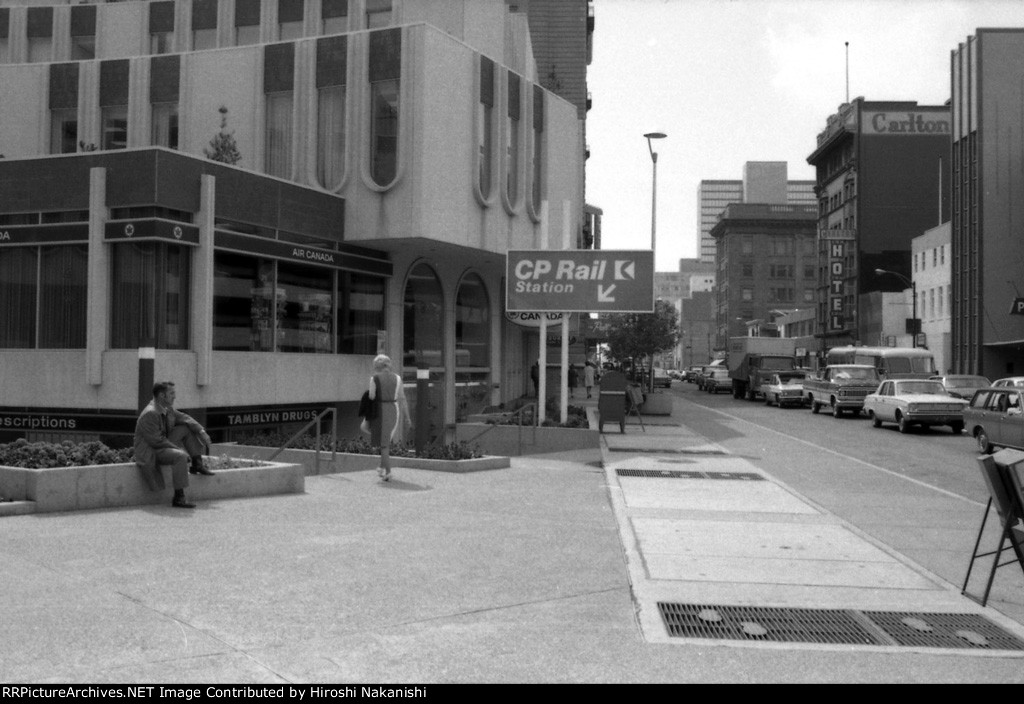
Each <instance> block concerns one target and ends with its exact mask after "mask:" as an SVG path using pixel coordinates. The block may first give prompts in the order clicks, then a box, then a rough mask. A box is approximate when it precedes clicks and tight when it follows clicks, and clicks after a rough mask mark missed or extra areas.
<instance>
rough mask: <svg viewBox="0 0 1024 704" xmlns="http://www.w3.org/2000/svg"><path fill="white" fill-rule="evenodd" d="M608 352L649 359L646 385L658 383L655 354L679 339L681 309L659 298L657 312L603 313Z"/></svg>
mask: <svg viewBox="0 0 1024 704" xmlns="http://www.w3.org/2000/svg"><path fill="white" fill-rule="evenodd" d="M601 327H602V328H603V329H604V332H605V337H606V339H607V341H608V354H609V355H610V356H611V357H612V358H613V359H615V360H617V361H619V362H626V361H627V360H628V361H629V363H630V365H631V368H632V369H636V368H637V361H638V360H639V361H644V360H649V364H648V366H647V371H648V376H647V379H645V386H646V387H647V389H648V391H650V390H651V389H653V387H654V370H653V366H654V365H653V361H654V355H655V354H657V353H658V352H663V351H665V350H669V349H672V348H673V347H675V345H676V342H678V341H679V313H678V311H676V309H675V306H673V305H672V304H671V303H667V302H665V301H661V300H658V301H655V304H654V312H653V313H612V314H610V315H602V316H601Z"/></svg>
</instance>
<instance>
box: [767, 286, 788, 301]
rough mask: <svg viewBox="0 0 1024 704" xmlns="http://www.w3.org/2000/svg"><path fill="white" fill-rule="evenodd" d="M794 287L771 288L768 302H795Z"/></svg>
mask: <svg viewBox="0 0 1024 704" xmlns="http://www.w3.org/2000/svg"><path fill="white" fill-rule="evenodd" d="M793 294H794V292H793V289H791V288H769V289H768V302H769V303H792V302H793Z"/></svg>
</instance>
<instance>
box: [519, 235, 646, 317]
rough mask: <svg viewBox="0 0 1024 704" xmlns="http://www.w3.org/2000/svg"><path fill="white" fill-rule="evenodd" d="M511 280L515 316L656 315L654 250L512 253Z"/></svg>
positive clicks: (551, 250) (532, 251) (559, 250)
mask: <svg viewBox="0 0 1024 704" xmlns="http://www.w3.org/2000/svg"><path fill="white" fill-rule="evenodd" d="M505 280H506V288H507V290H506V294H507V295H506V301H507V303H506V310H507V311H509V312H524V311H560V312H564V313H651V312H653V311H654V253H653V252H652V251H651V250H607V249H606V250H592V249H544V250H516V251H509V252H508V257H507V259H506V269H505Z"/></svg>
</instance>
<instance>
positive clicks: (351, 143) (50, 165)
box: [0, 0, 592, 440]
mask: <svg viewBox="0 0 1024 704" xmlns="http://www.w3.org/2000/svg"><path fill="white" fill-rule="evenodd" d="M587 10H588V8H587V6H586V5H584V4H583V3H579V4H578V5H577V6H575V11H576V15H577V16H579V17H581V18H582V20H581V21H577V22H576V24H575V25H574V26H575V27H576V30H574V31H576V35H574V37H573V38H572V41H571V42H568V40H567V43H569V44H571V45H572V46H573V47H575V49H573V51H575V52H576V53H577V54H579V56H577V57H576V60H575V62H574V65H576V66H577V67H585V65H586V52H587V49H586V45H587V44H588V43H589V39H588V36H587V32H588V29H587V22H586V15H587ZM530 24H534V22H533V20H531V21H530ZM552 41H553V40H552ZM532 46H533V45H532V42H531V36H530V27H529V25H528V22H527V17H526V15H525V14H524V13H522V12H513V11H511V8H510V6H509V5H508V4H506V3H505V2H504V0H431V2H421V1H420V0H139V1H137V2H85V3H79V2H76V3H75V4H70V3H58V2H54V1H53V0H0V154H4V155H5V158H3V159H0V299H2V300H3V308H2V312H0V353H2V356H3V360H4V365H5V369H12V370H17V373H11V374H4V375H0V439H6V437H8V436H9V435H11V434H16V435H24V434H26V433H27V434H29V435H32V434H38V433H40V432H43V430H44V429H45V431H46V432H48V433H51V434H56V433H58V432H59V433H71V434H75V435H77V436H79V437H80V438H95V437H97V436H99V435H122V436H124V435H127V436H129V437H130V435H131V433H132V432H133V429H134V423H135V417H136V414H137V412H138V409H137V401H138V395H137V392H138V389H137V388H135V380H134V375H133V374H126V373H125V372H126V370H134V369H136V368H137V367H138V359H137V356H138V351H139V349H140V348H151V349H154V350H155V363H154V364H155V369H156V374H157V375H158V376H159V377H160V378H168V379H173V380H174V381H175V382H176V384H177V391H178V403H179V405H180V406H182V407H183V408H185V409H187V410H188V411H189V412H190V413H192V414H193V415H195V416H197V417H199V418H201V419H202V420H203V422H204V423H205V425H206V427H207V428H208V429H209V430H210V432H211V435H212V436H213V437H214V439H218V440H219V439H230V438H232V437H234V436H236V434H238V435H242V434H245V433H249V432H253V431H257V430H264V429H275V430H281V429H282V428H283V426H288V425H294V424H295V423H300V424H304V423H305V422H306V421H308V420H310V419H311V418H315V417H316V416H317V414H318V413H320V412H321V411H323V410H324V409H326V408H334V409H335V410H336V411H337V412H338V417H339V418H340V419H341V421H342V430H343V431H344V430H345V429H346V427H347V428H350V429H351V430H353V431H355V429H356V428H357V427H358V419H357V417H356V408H357V405H358V399H359V397H360V395H361V394H362V391H363V387H365V379H366V378H367V374H368V372H369V369H368V362H369V360H370V359H372V357H373V355H375V354H377V353H378V352H384V353H387V354H388V355H389V356H390V357H392V359H393V360H394V361H395V365H396V371H399V372H400V373H402V374H403V375H404V376H405V379H406V380H407V383H406V390H407V393H408V394H416V393H418V392H417V385H416V378H417V373H418V371H417V370H418V368H424V367H425V368H429V369H430V375H431V379H432V382H431V385H430V390H429V392H428V393H429V394H430V398H429V401H428V402H429V404H430V406H431V407H432V409H433V410H432V413H431V419H430V423H431V428H430V430H431V432H430V434H431V435H435V434H436V435H441V434H445V433H448V431H447V430H446V428H448V427H450V426H451V424H453V423H454V422H456V421H457V420H459V419H460V418H462V417H464V416H465V415H466V414H468V413H472V412H474V411H475V409H478V408H480V407H482V406H484V405H491V404H495V403H500V402H502V401H506V400H510V399H512V398H515V397H517V396H519V395H521V394H523V393H525V392H527V390H528V389H529V387H530V380H529V376H528V369H529V366H530V363H529V361H528V360H530V359H535V358H536V356H537V351H538V349H539V347H538V345H539V344H540V342H539V339H538V335H537V331H536V329H532V330H531V329H530V328H526V327H521V326H518V325H516V324H513V323H511V322H509V321H507V320H506V319H505V317H504V315H503V303H502V302H503V277H504V265H505V254H506V252H507V251H508V250H509V249H537V248H539V247H541V246H543V245H542V242H543V239H544V234H545V232H546V231H547V222H548V219H549V220H550V222H551V223H555V224H554V225H553V226H552V228H551V229H552V230H553V231H557V233H558V235H565V236H572V235H576V236H577V237H581V236H582V233H583V225H584V202H583V164H584V142H583V137H582V135H583V125H582V119H581V112H580V109H579V105H578V104H577V103H576V102H570V101H568V100H566V99H564V98H563V97H561V96H559V95H558V94H556V93H554V92H552V91H550V90H547V89H546V88H545V87H544V85H543V83H542V77H541V75H540V72H541V69H540V66H539V61H538V60H537V59H536V58H535V56H534V53H533V51H532V49H531V47H532ZM545 72H546V70H545ZM584 113H585V110H584ZM546 218H547V219H546ZM591 219H592V218H591ZM556 237H557V235H553V236H552V240H555V239H556ZM411 401H412V399H411ZM346 423H347V424H348V425H347V426H346V425H345V424H346Z"/></svg>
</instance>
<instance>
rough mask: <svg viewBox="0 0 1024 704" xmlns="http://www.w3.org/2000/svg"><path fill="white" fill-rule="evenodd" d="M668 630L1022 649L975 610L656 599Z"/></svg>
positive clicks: (680, 634) (747, 637)
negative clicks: (952, 611) (869, 608)
mask: <svg viewBox="0 0 1024 704" xmlns="http://www.w3.org/2000/svg"><path fill="white" fill-rule="evenodd" d="M658 612H659V613H660V614H661V620H662V622H663V623H664V624H665V629H666V630H667V631H668V634H669V636H671V637H674V638H714V639H721V640H738V641H750V642H775V643H830V644H835V645H881V646H893V647H922V648H946V649H951V650H952V649H959V650H965V649H966V650H1017V651H1022V650H1024V641H1022V640H1021V639H1019V638H1017V637H1016V636H1014V635H1013V634H1011V633H1008V632H1007V631H1005V630H1003V629H1002V628H1000V627H999V626H998V625H996V624H995V623H993V622H992V621H989V620H988V619H987V618H985V617H984V616H982V615H980V614H949V613H912V612H911V613H908V612H888V611H852V610H830V609H796V608H777V607H759V606H721V605H708V604H676V603H668V602H661V601H659V602H658Z"/></svg>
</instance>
